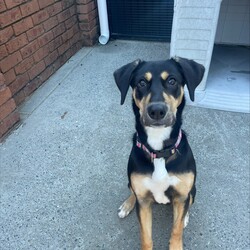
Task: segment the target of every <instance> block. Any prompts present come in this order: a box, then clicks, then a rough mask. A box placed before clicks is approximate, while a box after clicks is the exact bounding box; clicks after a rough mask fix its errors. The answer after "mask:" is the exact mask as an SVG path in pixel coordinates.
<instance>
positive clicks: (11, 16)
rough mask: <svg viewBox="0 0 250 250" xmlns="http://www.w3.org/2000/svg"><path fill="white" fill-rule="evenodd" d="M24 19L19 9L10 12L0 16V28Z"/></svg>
mask: <svg viewBox="0 0 250 250" xmlns="http://www.w3.org/2000/svg"><path fill="white" fill-rule="evenodd" d="M21 18H22V15H21V12H20V10H19V7H16V8H14V9H11V10H8V11H5V12H3V13H2V14H0V28H3V27H5V26H7V25H9V24H12V23H14V22H16V21H18V20H19V19H21Z"/></svg>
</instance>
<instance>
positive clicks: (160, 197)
mask: <svg viewBox="0 0 250 250" xmlns="http://www.w3.org/2000/svg"><path fill="white" fill-rule="evenodd" d="M145 130H146V133H147V136H148V139H147V142H148V144H149V145H150V147H151V148H153V149H154V150H161V149H162V148H163V141H165V140H167V139H169V138H170V134H171V132H172V127H159V128H154V127H146V128H145ZM179 181H180V180H179V179H178V178H177V177H175V176H170V175H169V174H168V172H167V170H166V167H165V159H164V158H157V159H154V172H153V174H152V176H151V177H146V178H145V179H144V185H145V187H146V188H147V189H148V190H149V191H151V193H152V194H153V196H154V199H155V201H156V202H157V203H163V204H167V203H169V202H170V201H169V199H168V197H167V196H166V195H165V191H166V190H167V189H168V188H169V186H175V185H176V184H177V183H179Z"/></svg>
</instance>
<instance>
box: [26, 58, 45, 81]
mask: <svg viewBox="0 0 250 250" xmlns="http://www.w3.org/2000/svg"><path fill="white" fill-rule="evenodd" d="M44 69H45V63H44V61H40V62H39V63H37V64H36V65H35V66H33V67H32V68H31V69H30V70H29V71H28V74H29V77H30V80H33V79H34V78H35V77H36V76H38V75H39V74H40V73H41V72H42V71H43V70H44Z"/></svg>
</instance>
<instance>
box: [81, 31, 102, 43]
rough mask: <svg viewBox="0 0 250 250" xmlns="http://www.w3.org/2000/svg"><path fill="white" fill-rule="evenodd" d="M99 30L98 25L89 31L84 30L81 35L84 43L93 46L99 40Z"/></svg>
mask: <svg viewBox="0 0 250 250" xmlns="http://www.w3.org/2000/svg"><path fill="white" fill-rule="evenodd" d="M98 32H99V27H98V26H96V27H94V28H93V29H92V30H90V31H88V32H84V33H83V34H82V37H81V39H82V41H83V43H82V45H85V46H93V45H94V44H95V43H96V41H97V38H98Z"/></svg>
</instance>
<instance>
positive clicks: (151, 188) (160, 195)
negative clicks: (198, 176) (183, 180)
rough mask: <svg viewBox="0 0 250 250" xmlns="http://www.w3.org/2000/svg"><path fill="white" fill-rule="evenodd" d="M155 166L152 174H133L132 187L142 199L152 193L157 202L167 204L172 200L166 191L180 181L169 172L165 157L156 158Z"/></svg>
mask: <svg viewBox="0 0 250 250" xmlns="http://www.w3.org/2000/svg"><path fill="white" fill-rule="evenodd" d="M154 168H155V169H154V172H153V173H152V175H140V174H133V175H132V176H131V182H132V188H133V190H134V192H135V193H136V195H137V197H138V196H139V197H140V198H141V199H145V198H146V197H147V196H148V194H149V193H151V194H152V195H153V198H154V200H155V201H156V202H157V203H162V204H167V203H169V202H170V201H169V199H168V197H167V196H166V195H165V191H166V190H167V189H168V188H169V186H176V185H178V183H179V182H180V181H179V179H178V178H177V177H176V176H174V175H172V176H170V175H169V174H168V172H167V170H166V168H165V160H164V159H163V158H160V159H154Z"/></svg>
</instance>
